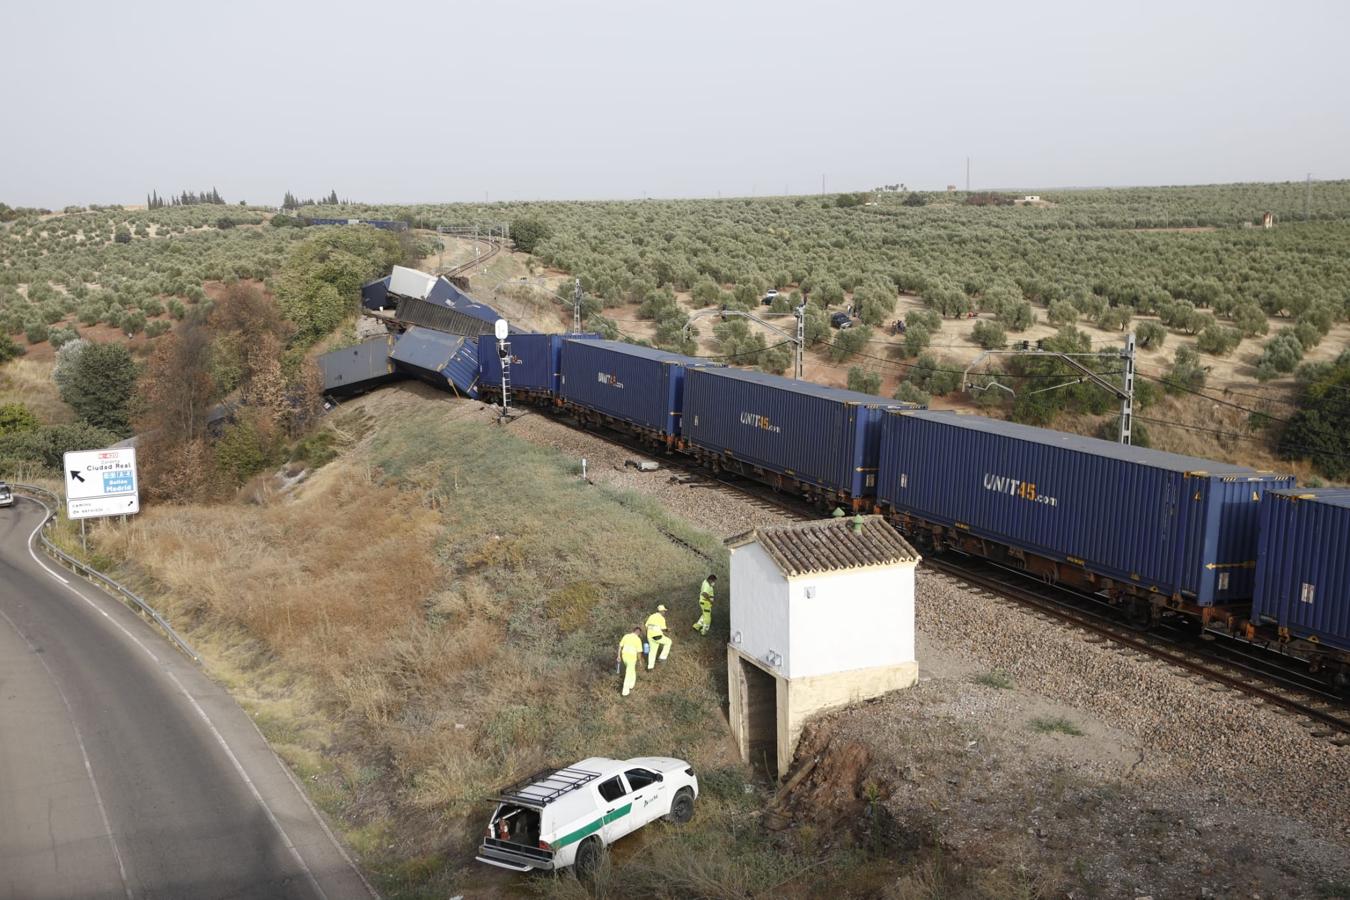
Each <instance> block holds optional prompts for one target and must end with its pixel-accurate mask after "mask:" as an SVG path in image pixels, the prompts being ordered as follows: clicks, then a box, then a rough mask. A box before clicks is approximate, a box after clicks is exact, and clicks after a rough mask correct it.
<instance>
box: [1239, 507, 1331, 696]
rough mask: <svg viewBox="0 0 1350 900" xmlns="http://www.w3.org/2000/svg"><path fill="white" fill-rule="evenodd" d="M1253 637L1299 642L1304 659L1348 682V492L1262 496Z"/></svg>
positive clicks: (1252, 621) (1282, 642)
mask: <svg viewBox="0 0 1350 900" xmlns="http://www.w3.org/2000/svg"><path fill="white" fill-rule="evenodd" d="M1251 626H1252V629H1251V633H1250V634H1249V637H1253V638H1261V637H1265V636H1267V635H1268V633H1269V632H1273V634H1270V635H1269V636H1270V637H1272V638H1273V640H1274V641H1275V642H1277V643H1279V644H1282V645H1287V644H1290V643H1291V642H1301V643H1302V644H1303V646H1301V647H1297V648H1295V649H1296V651H1297V652H1298V653H1299V655H1303V656H1307V657H1309V658H1310V659H1312V660H1313V661H1315V662H1319V663H1321V664H1324V665H1325V664H1331V663H1335V666H1336V669H1337V672H1336V674H1337V676H1338V680H1339V682H1340V685H1341V686H1342V687H1344V686H1345V685H1346V682H1347V680H1348V677H1350V490H1346V489H1344V488H1322V489H1313V488H1299V489H1295V490H1280V491H1267V492H1266V493H1265V494H1264V495H1263V496H1262V498H1261V540H1260V548H1259V551H1258V553H1257V557H1256V590H1255V593H1254V594H1253V597H1252V614H1251Z"/></svg>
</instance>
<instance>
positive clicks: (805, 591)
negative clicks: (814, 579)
mask: <svg viewBox="0 0 1350 900" xmlns="http://www.w3.org/2000/svg"><path fill="white" fill-rule="evenodd" d="M802 596H803V597H805V598H806V599H807V600H814V599H816V586H815V585H814V584H808V585H807V586H806V587H804V588H802Z"/></svg>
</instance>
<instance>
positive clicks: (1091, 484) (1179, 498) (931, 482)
mask: <svg viewBox="0 0 1350 900" xmlns="http://www.w3.org/2000/svg"><path fill="white" fill-rule="evenodd" d="M1293 484H1294V479H1293V478H1292V477H1291V476H1287V475H1271V474H1266V473H1261V472H1257V471H1255V470H1254V469H1248V468H1246V467H1243V466H1233V465H1228V464H1227V463H1220V462H1214V461H1212V460H1206V459H1198V458H1196V457H1191V456H1180V455H1178V454H1175V453H1164V452H1162V451H1159V450H1149V449H1146V448H1142V447H1129V446H1125V445H1122V444H1113V443H1111V442H1109V441H1102V440H1098V439H1096V438H1087V437H1080V436H1078V435H1072V434H1064V433H1062V432H1058V431H1050V430H1048V429H1044V428H1032V427H1030V426H1027V425H1018V424H1016V423H1013V422H1002V421H998V420H996V419H986V418H984V417H983V416H963V415H957V414H955V413H950V412H928V411H923V412H901V413H895V412H888V413H887V414H886V415H885V416H884V418H883V420H882V436H881V472H880V477H879V479H878V487H877V499H878V500H880V501H881V502H882V503H885V504H889V505H890V506H891V507H893V508H894V509H895V510H897V511H899V512H907V513H912V514H914V515H916V516H919V517H921V518H923V519H925V520H927V521H930V522H934V523H938V524H943V525H949V526H953V527H955V528H957V529H960V530H963V531H966V532H967V533H969V534H973V535H976V536H979V537H983V538H987V539H990V540H993V541H995V542H998V543H1000V544H1006V545H1008V546H1011V547H1016V548H1020V549H1022V550H1025V551H1027V552H1030V553H1034V554H1037V555H1039V556H1044V557H1047V558H1049V559H1053V560H1057V561H1067V562H1070V563H1073V564H1075V565H1080V566H1082V567H1084V568H1086V569H1088V570H1089V571H1093V572H1096V573H1098V574H1101V575H1105V576H1108V577H1110V578H1114V579H1116V580H1118V581H1121V582H1124V583H1128V584H1134V585H1137V586H1139V587H1141V588H1143V589H1144V590H1149V591H1156V592H1159V593H1163V594H1167V595H1169V596H1170V595H1173V594H1182V595H1185V596H1186V598H1187V599H1189V600H1190V601H1191V602H1194V603H1197V604H1199V605H1201V606H1209V605H1212V604H1214V603H1225V604H1226V603H1234V602H1240V601H1246V600H1250V599H1251V596H1252V586H1253V581H1254V578H1253V573H1254V569H1255V561H1256V548H1257V525H1258V518H1259V512H1260V503H1259V501H1260V499H1261V494H1262V493H1264V492H1265V491H1267V490H1270V489H1274V488H1288V487H1292V486H1293Z"/></svg>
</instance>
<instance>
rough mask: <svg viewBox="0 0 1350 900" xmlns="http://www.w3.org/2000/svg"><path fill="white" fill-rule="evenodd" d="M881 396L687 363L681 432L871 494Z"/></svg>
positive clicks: (777, 467)
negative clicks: (705, 367) (691, 366)
mask: <svg viewBox="0 0 1350 900" xmlns="http://www.w3.org/2000/svg"><path fill="white" fill-rule="evenodd" d="M886 408H890V409H914V408H915V407H914V406H913V404H908V403H900V402H898V401H894V400H884V399H882V398H881V397H877V396H874V395H872V394H860V393H858V392H856V391H845V390H840V389H838V388H830V387H825V386H823V385H819V384H813V383H812V382H809V381H797V380H796V379H793V378H783V377H781V376H779V375H769V374H766V373H764V372H750V371H746V370H744V369H725V368H721V369H690V370H689V371H688V372H686V373H685V378H684V418H683V432H682V433H683V436H684V438H685V439H686V440H687V441H688V442H689V443H691V444H693V445H694V446H696V447H701V448H702V449H704V450H708V451H710V452H712V453H718V454H725V455H727V456H730V457H732V458H734V459H739V460H742V461H744V462H748V463H750V464H752V465H754V466H756V467H758V468H761V469H765V470H767V471H770V472H776V473H778V474H781V475H787V476H790V477H792V478H795V479H797V480H798V481H803V482H806V483H807V484H813V485H816V486H818V487H821V488H825V489H827V490H830V491H841V492H843V493H845V494H848V495H849V496H851V497H870V496H872V495H873V494H875V493H876V474H877V458H878V454H879V453H880V448H881V412H882V410H883V409H886Z"/></svg>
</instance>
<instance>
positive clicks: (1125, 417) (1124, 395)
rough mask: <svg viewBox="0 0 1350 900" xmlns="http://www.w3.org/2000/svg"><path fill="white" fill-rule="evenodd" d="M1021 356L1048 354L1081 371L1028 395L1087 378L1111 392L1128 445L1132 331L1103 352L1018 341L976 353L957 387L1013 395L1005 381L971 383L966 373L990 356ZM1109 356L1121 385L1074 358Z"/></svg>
mask: <svg viewBox="0 0 1350 900" xmlns="http://www.w3.org/2000/svg"><path fill="white" fill-rule="evenodd" d="M1038 343H1039V342H1038ZM1022 355H1031V356H1044V357H1051V356H1052V357H1054V358H1056V359H1059V360H1062V361H1063V362H1065V363H1067V364H1068V365H1069V366H1071V367H1073V368H1075V369H1077V370H1078V371H1079V372H1081V373H1082V374H1081V375H1079V376H1078V377H1076V378H1071V379H1070V380H1069V381H1061V382H1060V383H1059V384H1054V385H1051V386H1050V387H1046V388H1037V389H1036V390H1034V391H1030V392H1029V393H1031V394H1042V393H1044V392H1046V391H1053V390H1056V389H1058V388H1062V387H1066V386H1067V385H1070V384H1082V383H1083V382H1085V381H1091V382H1092V383H1093V384H1095V385H1097V386H1098V387H1100V388H1102V389H1103V390H1107V391H1110V392H1111V393H1113V394H1115V395H1116V396H1117V397H1118V398H1120V431H1119V442H1120V443H1122V444H1125V445H1129V444H1130V442H1131V434H1130V432H1131V426H1132V425H1133V423H1134V357H1135V339H1134V332H1133V331H1131V332H1130V333H1129V334H1128V335H1126V336H1125V346H1124V347H1123V348H1121V349H1120V350H1116V351H1105V352H1103V353H1059V352H1057V351H1054V350H1042V349H1041V348H1040V347H1039V346H1038V347H1036V348H1035V349H1032V347H1031V344H1030V342H1029V341H1022V342H1021V346H1020V347H1017V348H1015V349H1013V350H986V351H984V352H983V353H981V354H980V355H979V356H977V357H975V359H974V361H973V362H971V364H970V365H968V366H966V370H965V372H963V373H962V374H961V390H962V391H967V390H978V391H986V390H989V389H990V388H995V387H996V388H999V389H1001V390H1005V391H1007V392H1008V393H1009V394H1012V395H1013V396H1016V395H1017V394H1016V392H1015V391H1014V390H1013V389H1012V388H1010V387H1008V386H1007V385H1005V384H1001V383H999V382H997V381H995V382H992V383H990V384H987V385H984V386H978V385H974V384H972V383H971V381H970V372H971V370H972V369H974V368H975V367H977V366H978V365H979V364H980V363H982V362H984V360H985V359H986V358H988V357H990V356H1022ZM1112 356H1114V357H1116V358H1118V359H1119V360H1120V361H1121V364H1122V368H1123V371H1122V372H1121V374H1122V375H1123V376H1124V377H1123V379H1122V380H1121V384H1119V385H1117V384H1115V383H1114V382H1111V381H1108V380H1107V379H1105V378H1103V377H1102V376H1101V375H1099V374H1097V373H1096V372H1094V371H1092V370H1091V369H1089V368H1088V367H1087V366H1085V365H1083V364H1082V363H1080V362H1079V361H1078V360H1077V359H1075V357H1084V358H1089V359H1102V358H1103V357H1106V358H1110V357H1112Z"/></svg>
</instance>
